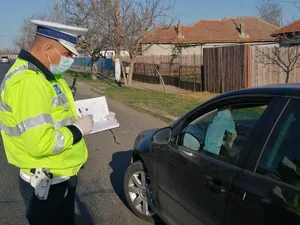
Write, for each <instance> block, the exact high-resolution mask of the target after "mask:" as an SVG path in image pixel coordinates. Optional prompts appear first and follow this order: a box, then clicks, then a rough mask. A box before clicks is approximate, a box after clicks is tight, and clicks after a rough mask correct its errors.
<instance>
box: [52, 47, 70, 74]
mask: <svg viewBox="0 0 300 225" xmlns="http://www.w3.org/2000/svg"><path fill="white" fill-rule="evenodd" d="M54 49H55V50H56V52H57V53H58V54H59V52H58V51H57V49H56V48H54ZM59 55H60V62H59V64H57V65H54V64H52V63H51V60H50V58H49V57H48V60H49V61H50V71H51V73H53V74H55V75H58V74H62V73H63V72H65V71H67V70H68V69H69V68H70V67H71V65H72V64H73V62H74V59H73V58H69V57H66V56H62V55H61V54H59Z"/></svg>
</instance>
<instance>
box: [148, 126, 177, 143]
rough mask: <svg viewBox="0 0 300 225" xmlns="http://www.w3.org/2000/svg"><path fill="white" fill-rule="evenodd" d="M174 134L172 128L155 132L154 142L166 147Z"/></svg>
mask: <svg viewBox="0 0 300 225" xmlns="http://www.w3.org/2000/svg"><path fill="white" fill-rule="evenodd" d="M172 132H173V130H172V128H171V127H166V128H162V129H160V130H158V131H156V132H155V134H154V135H153V137H152V141H153V142H154V143H155V144H157V145H166V144H168V143H169V142H170V140H171V137H172Z"/></svg>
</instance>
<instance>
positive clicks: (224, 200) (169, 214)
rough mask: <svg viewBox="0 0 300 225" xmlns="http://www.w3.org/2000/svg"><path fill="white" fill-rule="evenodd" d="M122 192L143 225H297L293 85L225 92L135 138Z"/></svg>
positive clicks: (297, 113)
mask: <svg viewBox="0 0 300 225" xmlns="http://www.w3.org/2000/svg"><path fill="white" fill-rule="evenodd" d="M124 191H125V196H126V200H127V202H128V205H129V207H130V208H131V210H132V211H133V212H134V213H135V214H136V215H137V216H139V217H140V218H143V219H144V220H147V221H154V220H157V218H160V219H162V221H164V222H165V223H167V224H173V225H179V224H180V225H193V224H206V225H219V224H226V225H276V224H300V84H299V85H298V84H285V85H272V86H264V87H258V88H250V89H243V90H237V91H232V92H228V93H225V94H222V95H219V96H217V97H215V98H213V99H211V100H209V101H207V102H205V103H203V104H201V105H199V106H198V107H196V108H194V109H193V110H191V111H190V112H189V113H187V114H186V115H184V116H182V117H181V118H180V119H178V120H177V121H176V122H174V123H173V124H172V125H170V127H166V128H162V129H155V130H148V131H144V132H142V133H141V134H139V135H138V137H137V138H136V141H135V143H134V147H133V152H132V160H131V163H130V165H129V167H128V168H127V170H126V173H125V177H124ZM155 217H157V218H155Z"/></svg>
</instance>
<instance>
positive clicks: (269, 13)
mask: <svg viewBox="0 0 300 225" xmlns="http://www.w3.org/2000/svg"><path fill="white" fill-rule="evenodd" d="M256 9H257V11H258V14H259V17H260V18H261V19H263V20H265V21H267V22H269V23H272V24H274V25H275V26H277V27H280V26H281V25H282V19H283V9H282V7H281V6H280V5H279V4H278V3H277V2H274V1H270V0H260V1H259V3H258V5H257V7H256Z"/></svg>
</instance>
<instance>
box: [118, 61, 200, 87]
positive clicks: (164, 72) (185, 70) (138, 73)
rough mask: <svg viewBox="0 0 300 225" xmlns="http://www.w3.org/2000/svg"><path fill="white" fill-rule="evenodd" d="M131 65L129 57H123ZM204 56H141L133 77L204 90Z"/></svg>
mask: <svg viewBox="0 0 300 225" xmlns="http://www.w3.org/2000/svg"><path fill="white" fill-rule="evenodd" d="M121 59H122V62H123V63H124V64H125V66H129V62H130V59H129V57H122V58H121ZM202 70H203V67H202V57H201V55H186V56H140V57H137V59H136V61H135V65H134V70H133V71H134V74H133V79H134V80H137V81H141V82H147V83H154V84H159V83H161V79H160V76H161V77H162V79H163V81H164V83H165V84H166V85H172V86H175V87H179V88H182V89H187V90H191V91H202V88H201V87H202Z"/></svg>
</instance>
